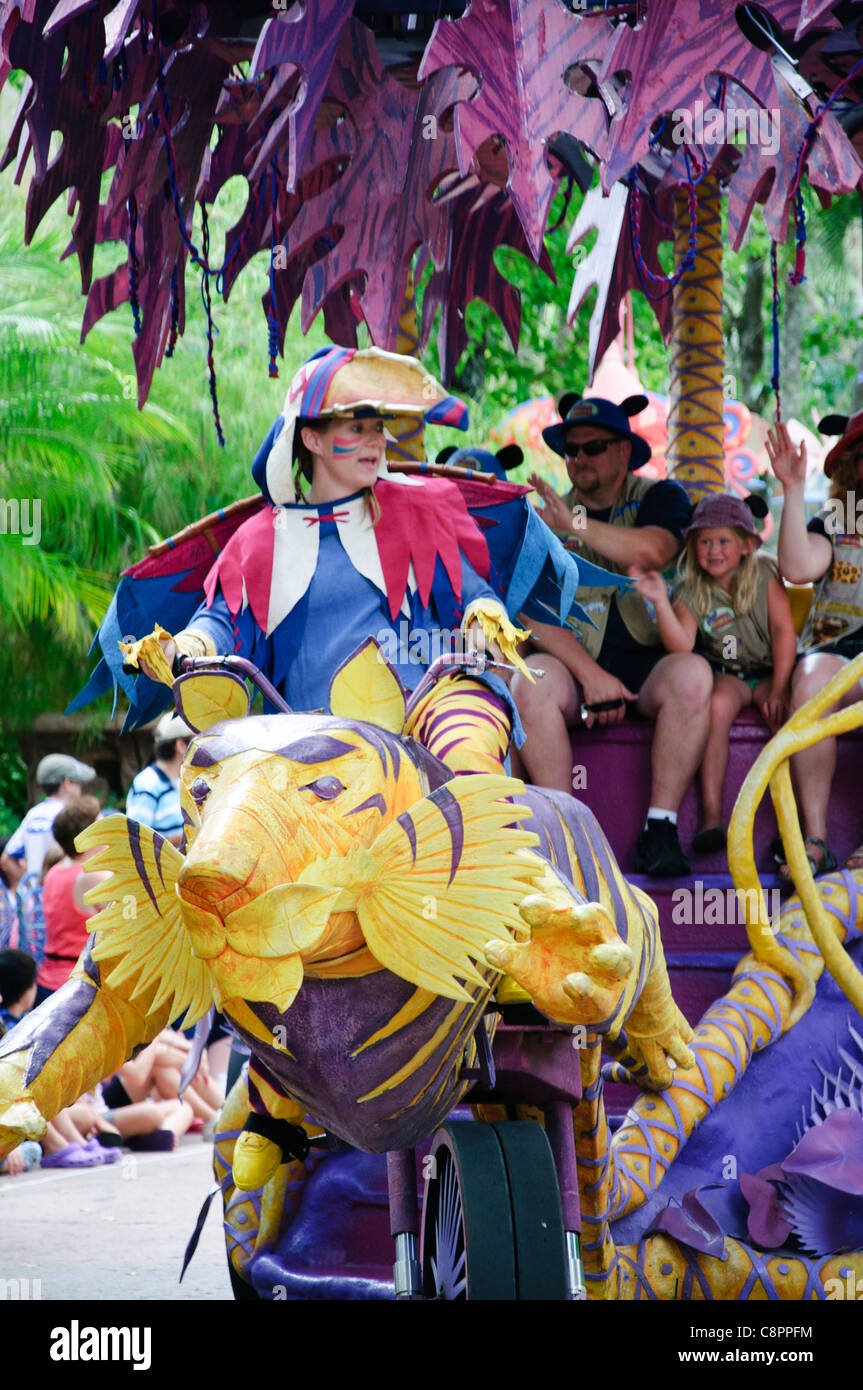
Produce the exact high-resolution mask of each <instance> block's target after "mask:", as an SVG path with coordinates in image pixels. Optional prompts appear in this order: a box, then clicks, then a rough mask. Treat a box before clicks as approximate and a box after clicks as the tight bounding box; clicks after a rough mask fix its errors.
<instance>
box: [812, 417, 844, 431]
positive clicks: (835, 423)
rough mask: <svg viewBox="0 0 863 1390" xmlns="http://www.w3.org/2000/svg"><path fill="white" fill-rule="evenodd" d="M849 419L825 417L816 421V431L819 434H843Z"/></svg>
mask: <svg viewBox="0 0 863 1390" xmlns="http://www.w3.org/2000/svg"><path fill="white" fill-rule="evenodd" d="M850 418H851V416H850V415H825V416H823V417H822V419H820V420H819V421H818V429H819V431H820V433H821V434H844V433H845V431H846V430H847V428H848V421H849V420H850Z"/></svg>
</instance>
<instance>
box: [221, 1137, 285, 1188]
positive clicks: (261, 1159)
mask: <svg viewBox="0 0 863 1390" xmlns="http://www.w3.org/2000/svg"><path fill="white" fill-rule="evenodd" d="M283 1162H284V1158H283V1156H282V1149H281V1145H279V1144H276V1143H274V1142H273V1140H272V1139H267V1138H266V1137H265V1136H264V1135H263V1134H252V1133H250V1131H248V1130H243V1133H242V1134H241V1135H240V1137H239V1139H238V1140H237V1142H236V1144H235V1145H234V1157H233V1160H232V1164H231V1166H232V1168H233V1174H234V1186H235V1187H237V1188H239V1190H240V1191H241V1192H254V1191H255V1190H256V1189H257V1188H259V1187H264V1185H265V1184H266V1183H268V1182H269V1181H270V1178H271V1177H272V1176H273V1174H274V1173H275V1172H276V1170H277V1168H278V1167H279V1165H280V1164H281V1163H283Z"/></svg>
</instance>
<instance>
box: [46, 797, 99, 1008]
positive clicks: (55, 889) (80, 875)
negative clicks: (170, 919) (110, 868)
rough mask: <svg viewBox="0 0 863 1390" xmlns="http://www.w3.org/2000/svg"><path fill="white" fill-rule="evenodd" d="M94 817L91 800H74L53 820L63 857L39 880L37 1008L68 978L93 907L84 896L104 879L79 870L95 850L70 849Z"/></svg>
mask: <svg viewBox="0 0 863 1390" xmlns="http://www.w3.org/2000/svg"><path fill="white" fill-rule="evenodd" d="M99 815H100V806H99V803H98V801H97V800H96V798H95V796H80V797H78V798H77V800H75V801H73V802H72V803H71V805H69V806H67V807H66V808H65V810H63V811H61V812H60V814H59V815H58V817H57V819H56V820H55V821H54V835H55V837H56V839H57V843H58V844H59V846H60V848H61V850H62V851H63V853H64V856H65V857H64V858H63V859H61V861H60V863H59V864H55V865H54V867H53V869H49V871H48V873H47V874H46V876H45V886H44V889H43V894H42V907H43V911H44V913H45V955H44V957H43V959H42V964H41V966H40V967H39V974H38V984H39V990H38V993H37V996H36V1002H37V1003H39V1004H41V1003H42V1001H43V1000H44V999H47V998H48V996H49V994H53V992H54V990H55V989H59V988H60V986H61V985H62V984H65V982H66V980H68V978H69V976H70V975H71V973H72V967H73V966H74V964H75V962H76V960H77V959H78V957H79V955H80V954H81V951H82V950H83V948H84V944H85V942H86V940H87V937H88V936H89V934H90V929H89V927H88V925H87V923H88V922H89V919H90V918H91V917H92V916H93V915H94V913H96V912H97V911H98V908H96V907H93V906H90V905H88V904H87V903H85V902H84V894H85V893H86V892H87V891H88V889H90V888H93V887H95V885H96V884H97V883H101V882H102V881H103V880H104V879H106V878H110V874H109V873H107V872H104V871H102V872H95V873H86V872H85V869H84V863H85V861H86V860H87V859H90V858H92V856H93V854H94V853H95V852H96V851H95V850H87V851H86V852H85V853H83V854H79V853H78V852H77V850H76V849H75V838H76V836H77V835H80V833H81V831H82V830H84V829H86V827H87V826H88V825H91V824H92V823H93V821H95V820H98V818H99Z"/></svg>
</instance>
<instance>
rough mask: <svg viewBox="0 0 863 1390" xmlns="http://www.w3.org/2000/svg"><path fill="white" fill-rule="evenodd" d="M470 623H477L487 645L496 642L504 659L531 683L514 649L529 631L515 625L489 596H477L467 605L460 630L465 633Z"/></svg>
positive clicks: (528, 674)
mask: <svg viewBox="0 0 863 1390" xmlns="http://www.w3.org/2000/svg"><path fill="white" fill-rule="evenodd" d="M471 623H479V625H480V627H481V629H482V633H483V636H484V637H485V640H486V642H487V643H488V644H489V645H492V644H494V643H496V644H497V646H498V647H499V648H500V650H501V652H502V654H503V656H504V657H505V659H506V660H507V661H509V662H510V663H511V664H512V665H513V666H517V667H518V669H519V671H522V672H523V673H524V674H525V675H526V676H527V678H528V680H529V681H530V682H531V683H533V676H532V675H531V674H530V671H529V670H528V669H527V666H526V665H525V664H524V661H523V660H522V658H521V657H520V656H519V654H518V651H517V650H516V648H517V645H518V643H519V642H526V641H527V639H528V637H530V633H529V632H525V631H523V630H522V629H521V628H518V627H515V626H514V625H513V624H512V623H511V622H510V620H509V618H508V617H507V614H506V610H505V609H504V608H503V607H502V606H501V605H500V604H499V603H496V602H495V600H494V599H489V598H478V599H475V600H474V602H473V603H471V604H469V605H468V608H467V611H466V613H465V615H464V618H463V619H462V625H461V628H462V632H464V633H466V632H467V630H468V628H469V627H470V625H471Z"/></svg>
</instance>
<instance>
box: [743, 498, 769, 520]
mask: <svg viewBox="0 0 863 1390" xmlns="http://www.w3.org/2000/svg"><path fill="white" fill-rule="evenodd" d="M743 501H744V502H745V503H746V505H747V507H748V508H749V510H750V512H751V513H752V515H753V516H754V517H757V518H758V520H759V521H763V520H764V518H765V517H766V515H767V513H768V512H769V511H770V508H769V507H768V505H767V503H766V502H765V500H764V498H763V497H759V496H758V494H757V493H755V492H750V493H749V495H748V497H744V498H743Z"/></svg>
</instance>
